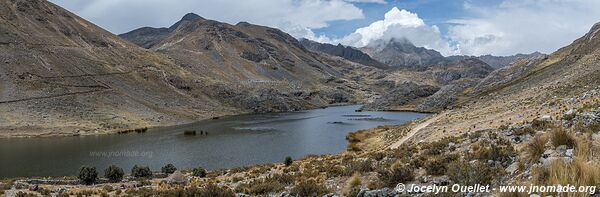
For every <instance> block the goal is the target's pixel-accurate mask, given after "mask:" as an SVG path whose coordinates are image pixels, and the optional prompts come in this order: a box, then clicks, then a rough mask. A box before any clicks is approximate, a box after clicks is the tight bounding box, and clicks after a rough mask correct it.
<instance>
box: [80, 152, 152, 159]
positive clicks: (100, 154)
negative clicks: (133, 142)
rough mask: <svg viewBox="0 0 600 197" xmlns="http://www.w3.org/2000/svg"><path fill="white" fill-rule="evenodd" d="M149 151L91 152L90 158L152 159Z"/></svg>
mask: <svg viewBox="0 0 600 197" xmlns="http://www.w3.org/2000/svg"><path fill="white" fill-rule="evenodd" d="M152 155H153V154H152V152H150V151H91V152H90V157H148V158H152Z"/></svg>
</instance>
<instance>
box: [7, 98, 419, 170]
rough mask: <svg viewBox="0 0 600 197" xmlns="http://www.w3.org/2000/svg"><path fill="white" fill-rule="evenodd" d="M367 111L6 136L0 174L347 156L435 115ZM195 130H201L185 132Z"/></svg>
mask: <svg viewBox="0 0 600 197" xmlns="http://www.w3.org/2000/svg"><path fill="white" fill-rule="evenodd" d="M359 108H360V106H359V105H352V106H340V107H329V108H326V109H315V110H306V111H301V112H285V113H267V114H251V115H239V116H229V117H223V118H220V119H215V120H213V119H211V120H203V121H200V122H196V123H193V124H188V125H180V126H173V127H162V128H155V129H149V130H148V131H147V132H145V133H140V134H137V133H130V134H120V135H116V134H115V135H100V136H79V137H49V138H24V139H0V158H1V159H0V177H2V178H7V177H33V176H36V177H40V176H67V175H76V174H77V172H78V169H79V167H80V166H82V165H90V166H96V167H97V169H98V171H99V172H100V175H102V174H103V171H104V169H105V168H106V167H107V166H108V165H111V164H116V165H118V166H120V167H122V168H123V169H124V170H125V171H126V172H129V171H130V169H131V168H132V167H133V165H136V164H138V165H148V166H150V168H151V169H152V170H153V171H160V168H161V167H162V166H164V165H166V164H168V163H173V164H174V165H175V166H176V167H178V168H180V169H183V168H193V167H197V166H202V167H204V168H207V169H219V168H230V167H237V166H244V165H251V164H260V163H272V162H283V160H284V158H285V157H286V156H291V157H293V158H294V159H297V158H300V157H302V156H305V155H308V154H334V153H339V152H341V151H343V150H344V149H345V148H346V145H347V144H348V142H347V141H346V139H345V136H346V134H348V133H349V132H354V131H357V130H360V129H367V128H373V127H377V126H380V125H399V124H402V123H404V122H406V121H410V120H413V119H417V118H421V117H424V116H426V115H427V114H421V113H411V112H355V110H357V109H359ZM189 130H195V131H196V132H197V133H196V135H195V136H186V135H184V131H189ZM200 131H203V133H204V132H206V133H208V134H204V135H201V134H200Z"/></svg>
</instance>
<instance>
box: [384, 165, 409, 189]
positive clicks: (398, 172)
mask: <svg viewBox="0 0 600 197" xmlns="http://www.w3.org/2000/svg"><path fill="white" fill-rule="evenodd" d="M379 179H380V180H381V181H382V182H383V183H384V184H385V186H387V187H395V186H396V185H397V184H398V183H405V182H407V181H412V180H414V179H415V175H414V172H413V169H412V168H410V167H409V166H406V165H401V166H393V167H392V168H391V169H390V170H384V171H381V172H379Z"/></svg>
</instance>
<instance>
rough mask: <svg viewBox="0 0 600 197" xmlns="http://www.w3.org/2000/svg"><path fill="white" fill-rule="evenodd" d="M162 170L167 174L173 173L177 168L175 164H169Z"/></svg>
mask: <svg viewBox="0 0 600 197" xmlns="http://www.w3.org/2000/svg"><path fill="white" fill-rule="evenodd" d="M160 171H161V172H162V173H165V174H173V173H174V172H175V171H177V168H176V167H175V165H173V164H167V165H165V166H163V167H162V168H161V169H160Z"/></svg>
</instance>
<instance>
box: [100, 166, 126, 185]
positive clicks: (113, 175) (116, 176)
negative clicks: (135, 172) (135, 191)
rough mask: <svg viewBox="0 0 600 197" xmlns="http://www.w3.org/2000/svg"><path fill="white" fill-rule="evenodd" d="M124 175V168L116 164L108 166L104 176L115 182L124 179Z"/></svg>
mask: <svg viewBox="0 0 600 197" xmlns="http://www.w3.org/2000/svg"><path fill="white" fill-rule="evenodd" d="M124 175H125V172H124V171H123V168H120V167H119V166H116V165H111V166H108V168H106V169H105V170H104V177H106V178H107V179H108V180H109V181H110V182H113V183H116V182H119V181H121V180H123V176H124Z"/></svg>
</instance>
